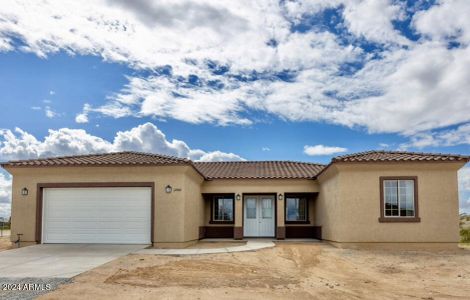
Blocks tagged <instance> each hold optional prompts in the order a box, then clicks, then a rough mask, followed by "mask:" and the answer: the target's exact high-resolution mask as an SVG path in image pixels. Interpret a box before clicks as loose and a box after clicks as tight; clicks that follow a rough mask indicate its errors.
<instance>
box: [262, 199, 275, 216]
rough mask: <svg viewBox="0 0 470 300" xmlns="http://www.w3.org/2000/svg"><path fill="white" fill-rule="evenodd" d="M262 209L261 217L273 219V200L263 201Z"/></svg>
mask: <svg viewBox="0 0 470 300" xmlns="http://www.w3.org/2000/svg"><path fill="white" fill-rule="evenodd" d="M261 203H262V209H261V215H262V217H263V219H271V218H272V217H273V200H272V199H271V198H269V199H266V198H264V199H262V202H261Z"/></svg>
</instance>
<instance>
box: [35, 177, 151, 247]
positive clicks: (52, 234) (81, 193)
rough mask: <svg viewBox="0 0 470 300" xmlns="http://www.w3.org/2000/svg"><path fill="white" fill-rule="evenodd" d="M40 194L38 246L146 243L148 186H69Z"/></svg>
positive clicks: (148, 237)
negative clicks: (39, 244) (51, 244)
mask: <svg viewBox="0 0 470 300" xmlns="http://www.w3.org/2000/svg"><path fill="white" fill-rule="evenodd" d="M40 192H42V195H41V196H42V197H41V201H40V202H41V204H40V207H41V206H42V211H41V213H42V215H41V216H40V218H39V220H42V222H40V224H38V225H39V226H41V228H40V232H38V238H39V239H40V241H41V242H42V243H103V244H150V243H151V240H152V239H151V235H152V229H151V228H152V208H153V207H152V197H153V195H152V194H153V192H152V187H151V186H149V185H147V186H95V187H86V186H85V185H84V186H79V185H70V186H67V187H51V186H50V185H45V186H44V187H43V188H41V189H40Z"/></svg>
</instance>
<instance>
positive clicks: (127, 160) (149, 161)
mask: <svg viewBox="0 0 470 300" xmlns="http://www.w3.org/2000/svg"><path fill="white" fill-rule="evenodd" d="M396 161H399V162H415V161H417V162H420V161H425V162H431V161H436V162H440V161H447V162H456V161H461V162H467V161H470V157H469V156H463V155H453V154H440V153H414V152H399V151H368V152H360V153H354V154H348V155H342V156H338V157H335V158H333V159H332V161H331V163H330V164H329V165H328V166H330V165H331V164H333V163H338V162H396ZM121 165H124V166H129V165H134V166H142V165H148V166H156V165H158V166H161V165H191V166H193V167H194V168H195V169H196V171H198V172H199V173H200V174H201V175H202V176H203V177H204V178H205V179H208V180H211V179H257V178H259V179H314V178H316V177H317V176H318V175H319V174H320V173H321V172H322V171H323V170H325V169H326V168H327V167H328V166H325V165H321V164H315V163H307V162H293V161H238V162H192V161H191V160H189V159H183V158H178V157H173V156H166V155H160V154H151V153H141V152H132V151H127V152H115V153H105V154H90V155H76V156H63V157H52V158H39V159H30V160H16V161H10V162H7V163H3V164H1V166H2V167H49V166H121Z"/></svg>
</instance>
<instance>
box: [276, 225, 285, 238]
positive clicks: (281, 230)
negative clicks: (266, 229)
mask: <svg viewBox="0 0 470 300" xmlns="http://www.w3.org/2000/svg"><path fill="white" fill-rule="evenodd" d="M276 238H277V239H278V240H283V239H285V238H286V227H284V226H278V227H276Z"/></svg>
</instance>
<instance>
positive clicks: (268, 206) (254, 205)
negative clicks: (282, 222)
mask: <svg viewBox="0 0 470 300" xmlns="http://www.w3.org/2000/svg"><path fill="white" fill-rule="evenodd" d="M244 201H245V202H244V212H243V219H244V220H243V235H244V236H245V237H274V232H275V231H274V229H275V228H274V226H275V222H274V217H275V213H274V212H275V211H274V209H275V207H274V206H275V203H274V196H272V195H264V196H263V195H259V196H257V195H253V196H245V199H244Z"/></svg>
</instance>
